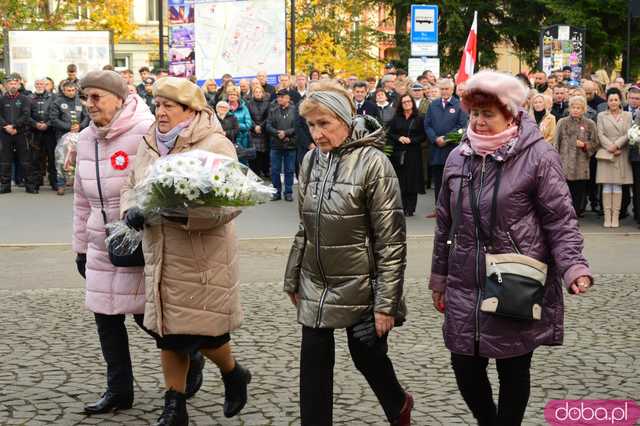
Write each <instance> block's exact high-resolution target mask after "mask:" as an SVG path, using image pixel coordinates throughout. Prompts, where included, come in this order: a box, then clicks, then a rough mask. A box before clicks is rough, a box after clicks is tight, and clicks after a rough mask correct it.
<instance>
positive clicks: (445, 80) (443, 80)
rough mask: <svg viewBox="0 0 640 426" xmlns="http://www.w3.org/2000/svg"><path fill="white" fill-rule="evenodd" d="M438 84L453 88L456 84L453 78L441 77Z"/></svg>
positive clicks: (440, 86)
mask: <svg viewBox="0 0 640 426" xmlns="http://www.w3.org/2000/svg"><path fill="white" fill-rule="evenodd" d="M437 86H438V87H439V88H442V87H450V88H452V89H453V87H454V84H453V80H452V79H450V78H441V79H440V80H438V83H437Z"/></svg>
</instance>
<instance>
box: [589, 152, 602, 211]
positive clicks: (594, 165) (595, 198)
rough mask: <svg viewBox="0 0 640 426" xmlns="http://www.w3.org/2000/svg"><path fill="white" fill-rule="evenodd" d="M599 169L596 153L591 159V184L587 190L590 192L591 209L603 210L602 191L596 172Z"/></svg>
mask: <svg viewBox="0 0 640 426" xmlns="http://www.w3.org/2000/svg"><path fill="white" fill-rule="evenodd" d="M597 171H598V160H596V156H595V155H594V156H593V157H591V159H590V160H589V184H588V187H587V192H588V194H589V204H590V205H591V210H592V211H596V210H601V208H600V207H601V205H602V203H601V202H600V200H601V198H600V197H601V192H600V189H599V188H598V184H597V183H596V173H597Z"/></svg>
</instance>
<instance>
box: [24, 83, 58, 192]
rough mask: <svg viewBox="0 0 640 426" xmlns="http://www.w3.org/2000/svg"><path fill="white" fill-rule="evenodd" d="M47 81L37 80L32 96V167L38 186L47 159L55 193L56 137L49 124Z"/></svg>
mask: <svg viewBox="0 0 640 426" xmlns="http://www.w3.org/2000/svg"><path fill="white" fill-rule="evenodd" d="M46 84H47V82H46V79H44V78H42V79H39V80H36V82H35V83H34V85H35V93H33V95H32V96H31V117H30V119H29V124H30V127H31V134H32V143H31V147H32V148H33V151H32V152H33V155H32V167H33V174H34V179H35V181H36V185H37V186H40V185H41V183H42V177H43V174H42V162H43V160H45V159H46V165H47V174H48V176H49V185H51V189H53V190H54V191H57V190H58V187H57V178H56V159H55V150H56V137H55V134H54V132H53V129H52V128H51V126H50V122H49V106H50V105H51V101H52V96H51V93H49V92H47V91H46Z"/></svg>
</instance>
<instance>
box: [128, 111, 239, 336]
mask: <svg viewBox="0 0 640 426" xmlns="http://www.w3.org/2000/svg"><path fill="white" fill-rule="evenodd" d="M210 114H211V112H210V111H208V110H205V111H202V112H200V113H197V115H196V118H195V119H194V120H193V122H192V123H191V125H190V126H189V127H188V128H186V129H185V130H183V131H182V133H181V134H180V136H179V137H178V140H177V142H176V145H175V147H174V148H173V150H172V151H171V154H176V153H180V152H186V151H191V150H195V149H200V150H205V151H210V152H215V153H217V154H222V155H226V156H228V157H232V158H236V153H235V149H234V147H233V145H232V144H231V142H229V140H228V139H227V138H225V137H224V136H223V134H221V133H220V132H219V130H218V129H219V126H215V125H214V124H212V123H211V115H210ZM155 129H156V125H155V124H154V125H153V126H152V127H151V129H150V131H149V133H148V134H147V136H145V138H144V142H142V143H141V144H140V147H139V148H138V154H137V157H136V164H135V167H134V169H133V172H132V173H131V175H130V178H129V181H128V182H127V183H126V184H125V186H124V187H123V190H122V196H121V213H122V214H124V212H125V211H126V210H127V209H129V208H131V207H133V206H135V205H136V203H135V196H134V191H133V189H132V188H133V187H134V186H135V184H136V183H137V182H140V181H141V180H142V179H144V177H145V174H146V173H147V171H148V169H149V166H150V165H151V164H152V163H153V162H154V161H156V160H157V159H159V158H160V154H159V152H158V148H157V143H156V140H155ZM234 217H235V216H231V215H229V216H227V217H224V218H222V219H220V220H212V219H202V218H194V217H190V218H189V220H188V222H187V224H186V225H182V224H179V223H176V222H171V221H163V222H162V223H160V224H158V225H145V229H144V237H143V241H142V247H143V251H144V258H145V263H146V265H145V268H144V275H145V290H146V303H145V310H144V325H145V327H147V328H149V329H150V330H152V331H154V332H156V333H158V334H160V335H167V334H196V335H204V336H220V335H222V334H225V333H228V332H230V331H232V330H235V329H237V328H238V327H240V324H241V322H242V317H243V315H242V308H241V306H240V286H239V272H238V243H237V238H236V233H235V226H234V223H233V219H234Z"/></svg>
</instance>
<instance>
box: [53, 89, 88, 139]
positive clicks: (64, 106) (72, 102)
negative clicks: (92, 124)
mask: <svg viewBox="0 0 640 426" xmlns="http://www.w3.org/2000/svg"><path fill="white" fill-rule="evenodd" d="M49 121H50V123H51V126H52V127H53V128H54V129H55V132H56V139H59V138H60V136H62V135H64V134H65V133H67V132H76V133H77V132H80V131H81V130H82V129H84V128H85V127H87V126H88V125H89V114H87V109H86V108H85V107H84V105H82V102H80V97H79V96H78V89H77V87H76V85H75V83H72V82H70V81H67V82H65V83H64V84H63V87H62V93H61V94H60V95H59V96H58V97H57V98H56V99H55V100H54V101H53V102H52V103H51V108H50V110H49Z"/></svg>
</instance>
